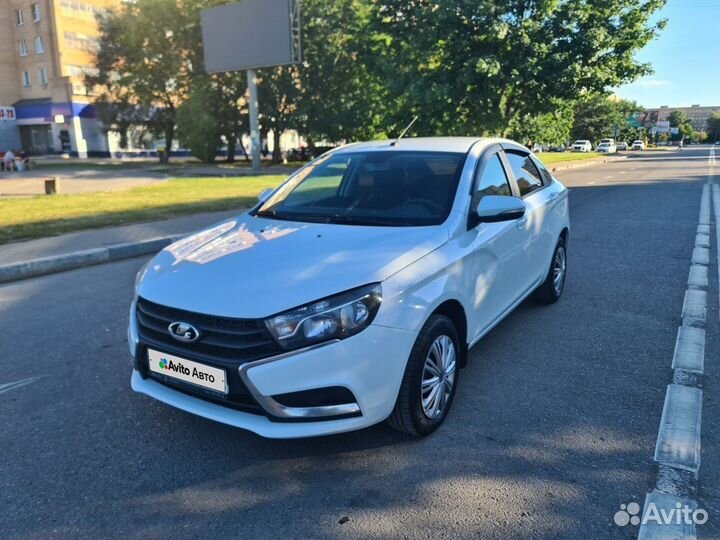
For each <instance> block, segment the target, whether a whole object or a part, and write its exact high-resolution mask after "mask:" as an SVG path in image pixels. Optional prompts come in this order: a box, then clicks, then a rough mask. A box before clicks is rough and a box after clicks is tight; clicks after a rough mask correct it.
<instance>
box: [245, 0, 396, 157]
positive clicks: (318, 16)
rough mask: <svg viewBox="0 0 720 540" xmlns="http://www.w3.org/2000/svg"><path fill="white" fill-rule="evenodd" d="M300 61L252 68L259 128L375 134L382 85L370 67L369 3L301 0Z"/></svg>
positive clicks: (328, 136) (325, 135)
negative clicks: (301, 47) (255, 87)
mask: <svg viewBox="0 0 720 540" xmlns="http://www.w3.org/2000/svg"><path fill="white" fill-rule="evenodd" d="M301 10H302V13H301V20H302V25H303V28H302V30H303V61H302V63H301V64H299V65H294V66H282V67H276V68H267V69H261V70H259V71H258V78H259V80H258V101H259V105H260V110H261V124H262V132H263V133H267V131H268V130H272V131H273V134H274V150H273V156H272V160H273V162H274V163H276V162H278V161H279V160H280V136H281V135H282V132H283V131H284V130H286V129H288V128H289V127H294V128H297V129H300V130H301V131H302V132H303V133H304V134H305V135H306V136H307V137H308V138H309V142H310V145H312V144H313V142H314V141H315V140H321V139H325V140H329V141H338V140H343V139H345V140H352V139H354V138H369V137H373V136H374V135H376V134H377V133H378V130H379V124H380V119H381V118H382V110H383V104H384V96H385V87H384V85H383V83H382V82H381V80H380V78H379V75H378V73H377V72H375V71H374V70H373V66H374V63H373V54H374V52H373V44H374V42H373V36H372V29H371V28H370V24H371V23H372V17H371V14H372V7H371V5H370V4H369V3H368V2H367V0H335V1H332V2H331V1H328V0H304V1H303V2H302V4H301Z"/></svg>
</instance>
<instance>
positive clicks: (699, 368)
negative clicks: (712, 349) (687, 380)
mask: <svg viewBox="0 0 720 540" xmlns="http://www.w3.org/2000/svg"><path fill="white" fill-rule="evenodd" d="M672 368H673V369H683V370H685V371H692V372H693V373H699V374H702V373H703V369H704V368H705V330H704V329H702V328H693V327H692V326H681V327H680V328H678V335H677V341H676V342H675V353H674V354H673V362H672Z"/></svg>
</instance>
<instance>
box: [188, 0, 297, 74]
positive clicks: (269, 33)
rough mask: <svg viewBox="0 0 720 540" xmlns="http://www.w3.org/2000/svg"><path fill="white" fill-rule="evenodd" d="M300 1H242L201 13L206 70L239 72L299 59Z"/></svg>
mask: <svg viewBox="0 0 720 540" xmlns="http://www.w3.org/2000/svg"><path fill="white" fill-rule="evenodd" d="M298 2H299V0H242V1H241V2H238V3H236V4H226V5H223V6H217V7H212V8H208V9H204V10H202V12H201V21H202V37H203V47H204V58H205V70H206V71H207V72H208V73H221V72H225V71H239V70H246V69H256V68H262V67H270V66H280V65H284V64H293V63H295V62H299V61H300V14H299V4H298Z"/></svg>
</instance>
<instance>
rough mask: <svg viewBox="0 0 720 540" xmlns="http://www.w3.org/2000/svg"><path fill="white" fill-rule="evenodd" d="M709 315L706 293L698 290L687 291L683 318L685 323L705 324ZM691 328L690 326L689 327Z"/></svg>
mask: <svg viewBox="0 0 720 540" xmlns="http://www.w3.org/2000/svg"><path fill="white" fill-rule="evenodd" d="M706 315H707V294H706V293H705V291H699V290H697V289H688V290H687V291H685V301H684V302H683V308H682V318H683V319H684V321H683V322H688V323H693V322H695V321H697V322H701V323H704V322H705V317H706ZM688 326H690V324H689V325H688Z"/></svg>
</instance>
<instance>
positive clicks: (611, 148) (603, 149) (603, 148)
mask: <svg viewBox="0 0 720 540" xmlns="http://www.w3.org/2000/svg"><path fill="white" fill-rule="evenodd" d="M617 150H618V149H617V146H615V143H612V142H601V143H600V144H598V145H597V147H596V148H595V151H596V152H598V153H600V154H614V153H616V152H617Z"/></svg>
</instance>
